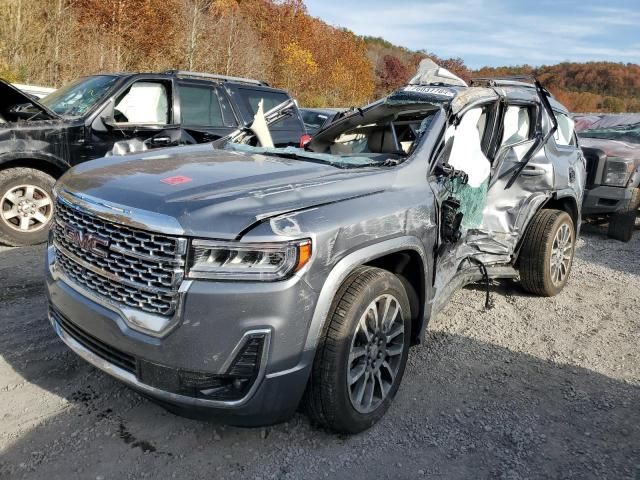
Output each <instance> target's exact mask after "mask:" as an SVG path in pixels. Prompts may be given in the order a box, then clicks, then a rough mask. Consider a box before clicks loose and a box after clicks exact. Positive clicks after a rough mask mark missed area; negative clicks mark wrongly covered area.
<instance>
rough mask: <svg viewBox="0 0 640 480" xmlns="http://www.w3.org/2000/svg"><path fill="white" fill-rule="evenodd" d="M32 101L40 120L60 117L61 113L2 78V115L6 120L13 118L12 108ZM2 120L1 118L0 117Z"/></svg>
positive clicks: (0, 84) (0, 109)
mask: <svg viewBox="0 0 640 480" xmlns="http://www.w3.org/2000/svg"><path fill="white" fill-rule="evenodd" d="M27 103H30V104H31V105H33V107H34V109H35V110H36V112H37V113H38V115H37V118H38V120H56V119H60V118H61V117H60V115H58V114H57V113H55V112H53V111H51V110H50V109H49V108H48V107H45V106H44V105H42V104H41V103H40V102H38V101H37V100H36V99H35V98H33V97H30V96H29V95H27V94H26V93H24V92H23V91H21V90H19V89H17V88H16V87H14V86H13V85H11V84H10V83H8V82H5V81H4V80H1V79H0V117H1V118H4V119H5V120H6V121H13V120H12V119H11V116H12V115H11V110H12V109H13V108H15V107H17V106H18V105H22V104H27ZM0 120H1V119H0Z"/></svg>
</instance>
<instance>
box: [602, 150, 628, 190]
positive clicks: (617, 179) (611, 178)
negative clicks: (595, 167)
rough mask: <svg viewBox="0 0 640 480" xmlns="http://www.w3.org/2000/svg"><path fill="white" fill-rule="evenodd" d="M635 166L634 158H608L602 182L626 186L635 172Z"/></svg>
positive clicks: (615, 185)
mask: <svg viewBox="0 0 640 480" xmlns="http://www.w3.org/2000/svg"><path fill="white" fill-rule="evenodd" d="M633 167H634V162H633V161H632V160H628V159H626V158H619V157H609V158H607V164H606V166H605V169H604V175H603V180H602V183H603V184H605V185H611V186H614V187H625V186H626V185H627V182H628V181H629V178H630V177H631V174H632V173H633Z"/></svg>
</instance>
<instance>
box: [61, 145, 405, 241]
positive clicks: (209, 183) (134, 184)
mask: <svg viewBox="0 0 640 480" xmlns="http://www.w3.org/2000/svg"><path fill="white" fill-rule="evenodd" d="M393 176H395V173H393V171H391V170H382V169H380V168H375V169H373V168H363V169H340V168H337V167H333V166H330V165H325V164H319V163H315V162H307V161H301V160H291V159H283V158H279V157H274V156H267V155H256V154H247V153H240V152H232V151H226V150H214V149H212V148H211V146H210V145H196V146H190V147H178V148H171V149H164V150H162V151H155V152H146V153H141V154H138V155H130V156H124V157H107V158H102V159H98V160H94V161H91V162H85V163H82V164H80V165H78V166H76V167H74V168H73V169H71V170H70V171H69V172H67V173H66V174H65V175H64V176H63V177H62V179H61V180H60V182H59V183H58V186H57V188H58V189H59V190H60V189H62V190H64V191H65V192H68V193H69V194H71V195H74V194H76V195H77V196H78V197H80V198H81V199H85V200H87V199H88V200H89V201H90V202H93V203H96V201H97V203H100V204H102V205H107V206H109V207H111V208H115V209H119V210H121V211H122V210H125V211H126V210H133V211H143V212H155V213H157V214H160V215H163V216H164V217H165V218H166V217H169V218H171V219H175V220H176V221H177V222H178V223H179V224H180V227H181V228H180V230H183V231H184V232H185V234H186V235H190V236H198V237H210V238H222V239H228V238H236V237H237V236H239V235H241V234H242V232H244V231H245V230H247V229H248V228H250V227H251V226H252V225H254V224H255V223H256V222H259V221H261V220H263V219H266V218H269V217H273V216H277V215H280V214H284V213H288V212H292V211H297V210H303V209H307V208H311V207H314V206H318V205H323V204H327V203H334V202H337V201H341V200H346V199H349V198H354V197H358V196H363V195H369V194H373V193H376V192H380V191H383V190H384V189H385V188H387V187H388V186H389V185H391V184H393V179H392V178H391V177H393Z"/></svg>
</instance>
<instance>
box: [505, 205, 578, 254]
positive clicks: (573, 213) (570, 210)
mask: <svg viewBox="0 0 640 480" xmlns="http://www.w3.org/2000/svg"><path fill="white" fill-rule="evenodd" d="M538 201H539V202H540V203H539V206H538V207H537V208H535V209H534V210H533V211H532V212H531V214H530V216H529V217H528V221H527V223H526V224H525V227H524V230H523V234H522V235H521V236H520V238H519V239H518V243H517V245H516V248H515V249H514V260H513V265H514V266H515V267H518V266H519V261H520V252H521V249H522V244H523V242H524V238H525V236H526V235H527V231H528V230H529V228H530V227H531V220H532V219H533V217H534V216H535V215H536V214H537V213H538V212H540V211H542V210H560V211H563V212H566V213H567V214H569V216H570V217H571V220H572V221H573V226H574V229H575V235H576V237H577V236H578V234H579V232H580V222H581V221H582V216H581V212H580V209H579V208H578V202H577V200H576V199H575V197H574V196H572V195H569V194H567V195H558V193H555V194H553V195H551V196H549V197H547V198H546V200H542V201H540V200H538Z"/></svg>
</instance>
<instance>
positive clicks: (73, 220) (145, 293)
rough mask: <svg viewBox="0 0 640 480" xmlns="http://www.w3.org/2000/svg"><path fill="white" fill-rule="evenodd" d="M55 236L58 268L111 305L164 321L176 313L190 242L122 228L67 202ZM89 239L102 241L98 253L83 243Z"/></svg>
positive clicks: (60, 211)
mask: <svg viewBox="0 0 640 480" xmlns="http://www.w3.org/2000/svg"><path fill="white" fill-rule="evenodd" d="M69 232H73V234H74V235H80V236H81V237H77V236H74V235H70V234H69ZM52 235H53V244H54V246H55V248H56V254H57V259H58V260H57V263H58V265H59V266H60V268H61V270H62V271H63V273H64V274H65V275H66V276H67V277H69V278H70V279H71V280H73V281H74V282H76V283H78V284H80V285H82V286H84V287H86V288H88V289H89V290H91V291H93V292H94V293H96V294H97V295H99V296H101V297H104V298H105V299H106V300H108V301H110V302H115V303H118V304H122V305H126V306H128V307H132V308H135V309H139V310H142V311H145V312H149V313H153V314H158V315H165V316H169V315H171V314H173V313H174V311H175V309H176V306H177V301H178V289H179V287H180V282H181V281H182V277H183V272H184V263H185V247H186V241H185V240H184V239H181V238H177V237H171V236H167V235H159V234H154V233H149V232H146V231H143V230H140V229H135V228H131V227H127V226H124V225H119V224H117V223H113V222H110V221H107V220H104V219H102V218H98V217H96V216H94V215H92V214H91V213H89V212H87V211H85V210H79V209H78V208H76V207H74V206H71V205H69V204H67V203H66V202H64V201H63V200H58V202H57V204H56V212H55V222H54V225H53V227H52ZM87 236H92V238H97V239H99V242H100V243H99V244H98V245H97V247H96V246H95V245H94V247H95V248H92V247H91V245H89V246H88V245H87V244H85V243H83V242H81V241H78V238H86V237H87Z"/></svg>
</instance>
